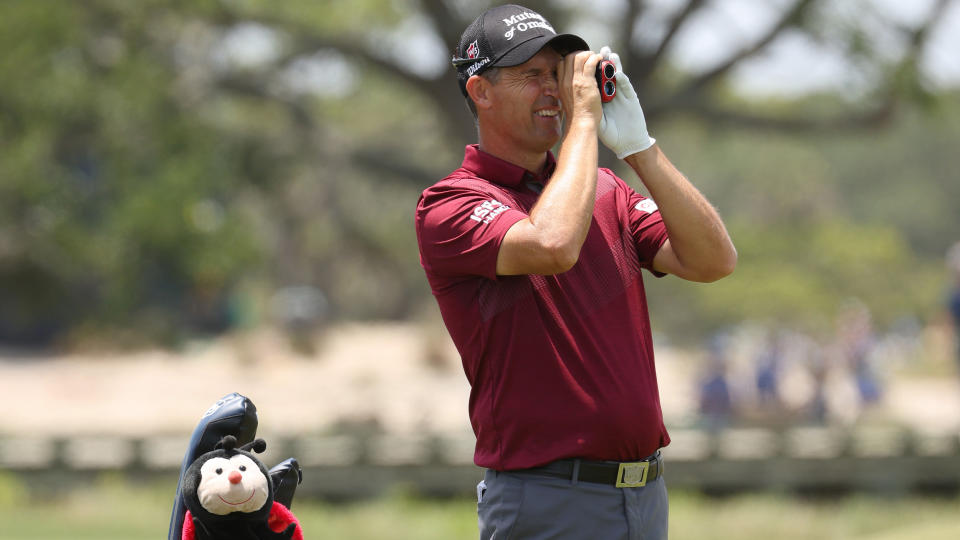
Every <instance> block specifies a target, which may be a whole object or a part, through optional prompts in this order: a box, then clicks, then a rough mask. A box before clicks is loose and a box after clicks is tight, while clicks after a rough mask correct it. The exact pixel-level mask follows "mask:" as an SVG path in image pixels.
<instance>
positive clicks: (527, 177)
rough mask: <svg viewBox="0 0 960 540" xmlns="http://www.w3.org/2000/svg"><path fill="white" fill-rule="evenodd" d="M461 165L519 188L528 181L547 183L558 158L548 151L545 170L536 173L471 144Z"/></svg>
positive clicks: (480, 174)
mask: <svg viewBox="0 0 960 540" xmlns="http://www.w3.org/2000/svg"><path fill="white" fill-rule="evenodd" d="M461 167H462V168H464V169H466V170H468V171H470V172H472V173H474V174H475V175H477V176H478V177H479V178H483V179H484V180H488V181H490V182H493V183H496V184H500V185H502V186H507V187H511V188H514V189H517V188H519V187H520V186H522V185H523V184H524V183H526V182H539V183H541V184H546V183H547V180H549V179H550V176H551V175H552V174H553V170H554V169H555V168H556V167H557V160H556V158H555V157H554V156H553V152H549V151H548V152H547V162H546V164H545V165H544V167H543V171H542V172H540V173H535V172H532V171H528V170H526V169H524V168H523V167H520V166H519V165H514V164H513V163H510V162H508V161H504V160H502V159H500V158H498V157H496V156H494V155H492V154H488V153H486V152H484V151H483V150H480V147H479V145H476V144H469V145H467V148H466V149H465V150H464V152H463V163H462V164H461Z"/></svg>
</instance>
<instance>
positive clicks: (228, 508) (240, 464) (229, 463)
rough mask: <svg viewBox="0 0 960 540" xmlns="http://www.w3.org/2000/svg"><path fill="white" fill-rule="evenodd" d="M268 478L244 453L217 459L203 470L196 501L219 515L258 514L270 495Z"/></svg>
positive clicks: (201, 468)
mask: <svg viewBox="0 0 960 540" xmlns="http://www.w3.org/2000/svg"><path fill="white" fill-rule="evenodd" d="M269 482H270V481H269V479H268V478H267V476H266V475H265V474H263V471H262V470H261V468H260V466H259V465H258V464H257V463H256V462H255V461H254V460H252V459H250V458H249V457H248V456H246V455H244V454H240V453H237V454H234V455H232V456H230V457H214V458H211V459H209V460H207V461H206V462H204V463H203V465H202V466H201V467H200V482H199V484H198V485H197V499H199V501H200V505H201V506H203V508H204V509H205V510H206V511H207V512H210V513H211V514H215V515H218V516H225V515H227V514H230V513H232V512H244V513H250V512H255V511H257V510H259V509H261V508H263V505H264V504H266V502H267V499H268V498H269V496H270V486H269Z"/></svg>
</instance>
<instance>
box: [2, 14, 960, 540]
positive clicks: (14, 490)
mask: <svg viewBox="0 0 960 540" xmlns="http://www.w3.org/2000/svg"><path fill="white" fill-rule="evenodd" d="M489 5H490V3H489V2H484V1H467V0H354V1H346V0H344V1H339V0H288V1H285V2H268V1H261V0H194V1H189V2H187V1H177V0H169V1H159V0H141V1H139V2H128V1H123V0H82V1H81V0H78V1H74V2H66V1H54V0H36V1H29V2H28V1H17V0H10V1H4V2H0V51H2V53H0V406H2V407H3V410H4V411H6V412H5V414H3V415H0V523H3V525H0V527H4V528H5V530H4V529H0V530H2V531H3V532H2V533H0V536H2V537H3V538H65V537H70V538H155V537H157V535H158V534H163V531H165V530H166V525H167V519H168V518H169V511H170V508H171V507H172V498H173V489H174V487H175V485H176V480H177V471H178V469H179V466H180V460H181V459H182V456H183V452H184V451H185V449H186V444H187V441H188V438H189V434H190V432H191V431H192V429H193V427H194V425H195V424H196V422H197V421H198V420H199V418H200V416H201V415H202V414H203V412H204V411H205V410H206V409H207V408H208V407H209V406H210V405H211V404H212V403H213V402H215V401H216V400H217V399H218V398H220V397H222V396H223V395H225V394H227V393H229V392H234V391H236V392H240V393H242V394H244V395H246V396H248V397H250V398H251V399H252V400H253V401H254V403H255V404H256V405H257V408H258V410H259V418H260V435H261V436H264V437H265V438H266V439H267V441H268V454H267V457H265V459H264V461H265V462H266V463H267V464H268V466H269V465H272V464H273V463H275V462H279V461H280V460H281V459H283V458H285V457H288V456H290V455H293V456H296V457H298V459H300V461H301V463H302V464H303V465H304V468H305V476H304V482H303V484H302V485H301V486H300V490H299V492H298V496H297V499H296V504H295V506H294V512H295V513H297V514H298V515H299V516H300V517H301V519H302V520H303V521H304V526H305V529H306V532H307V537H308V538H346V539H353V538H357V539H364V538H383V537H391V538H418V539H424V538H446V539H449V538H473V537H475V536H476V525H475V514H474V509H473V502H471V500H470V497H471V493H472V492H473V485H474V484H475V483H476V482H477V481H478V480H479V479H480V477H481V473H480V472H479V470H478V469H476V468H475V467H473V465H472V445H473V435H472V433H471V431H470V427H469V422H468V418H467V395H468V391H469V388H468V386H467V384H466V380H465V377H464V375H463V372H462V369H461V368H460V364H459V358H458V357H457V355H456V351H455V349H454V348H453V346H452V343H451V342H450V340H449V337H448V336H447V334H446V331H445V329H444V328H443V325H442V321H441V320H440V317H439V312H438V310H437V308H436V304H435V302H434V300H433V298H432V296H431V295H430V291H429V288H428V286H427V283H426V280H425V278H424V275H423V271H422V269H421V268H420V265H419V261H418V255H417V253H418V252H417V246H416V238H415V234H414V229H413V211H414V208H415V205H416V203H417V198H418V196H419V194H420V192H421V191H422V190H423V189H424V188H426V187H427V186H428V185H430V184H432V183H433V182H435V181H437V180H439V179H440V178H442V177H443V176H445V175H446V174H447V173H448V172H449V171H452V170H453V169H455V168H456V167H457V166H459V163H460V160H461V158H462V151H463V146H464V145H465V144H468V143H470V142H473V141H474V139H475V132H474V127H473V123H472V119H471V117H470V114H469V112H468V111H467V108H466V106H465V104H464V102H463V99H462V97H461V95H460V93H459V91H458V89H457V85H456V82H455V73H454V71H453V70H452V69H451V68H450V67H449V59H450V57H451V54H452V51H453V49H454V46H455V43H456V42H457V41H458V39H459V36H460V33H461V32H462V30H463V28H465V27H466V25H467V24H469V22H470V21H471V20H473V19H474V18H475V17H476V16H477V15H479V14H480V13H481V12H482V11H483V10H484V9H485V8H486V7H488V6H489ZM524 5H526V6H528V7H530V8H533V9H535V10H537V11H539V12H540V13H542V14H544V15H545V16H546V17H547V19H548V20H550V21H551V22H552V23H553V25H554V26H555V27H556V28H557V29H558V30H559V31H566V32H574V33H578V34H580V35H581V36H583V37H584V38H585V39H586V40H587V41H588V43H590V45H591V47H593V48H594V49H599V48H600V47H601V46H603V45H611V46H612V47H613V49H614V50H615V51H619V52H620V55H621V57H622V58H623V59H624V62H625V71H626V72H627V73H628V74H629V75H630V77H631V79H632V80H633V81H634V83H635V85H636V89H637V91H638V94H639V95H640V98H641V102H642V104H643V106H644V110H645V112H646V115H647V119H648V125H649V126H650V130H651V133H652V134H653V135H654V136H655V137H656V138H657V139H658V142H659V143H660V145H661V146H662V147H663V148H664V150H665V151H666V153H667V154H668V155H669V156H670V157H671V159H672V160H673V161H674V163H675V164H676V165H677V166H678V167H679V168H680V169H681V170H682V171H684V172H685V173H686V174H687V175H688V176H689V178H690V179H691V180H692V181H693V182H694V184H695V185H697V186H698V187H699V188H700V189H701V190H702V191H703V192H704V193H705V194H706V195H707V197H708V198H709V199H710V201H711V202H713V203H714V204H715V205H716V207H717V208H718V209H719V211H720V213H721V215H722V216H723V218H724V220H725V221H726V223H727V225H728V228H729V230H730V233H731V236H732V238H733V240H734V243H735V244H736V246H737V248H738V251H739V255H740V259H739V264H738V267H737V270H736V272H735V273H734V274H733V275H732V276H730V277H728V278H726V279H724V280H722V281H720V282H718V283H714V284H710V285H698V284H691V283H687V282H683V281H681V280H678V279H676V278H671V277H666V278H663V279H648V280H646V283H647V292H648V296H649V301H650V311H651V318H652V324H653V327H654V331H655V347H656V351H657V369H658V374H659V377H660V392H661V397H662V401H663V406H664V414H665V417H666V421H667V425H668V428H669V429H670V431H671V434H672V436H673V439H674V442H673V444H672V445H671V446H670V447H669V448H668V449H667V450H666V454H667V457H668V461H669V465H668V469H669V470H670V472H668V473H667V477H668V479H669V482H670V485H671V489H672V497H671V505H672V508H671V510H672V519H671V529H672V533H673V534H672V535H673V537H675V538H760V537H769V536H772V535H778V536H780V537H782V538H878V539H879V538H956V537H957V536H958V535H960V498H958V493H960V345H958V339H957V334H958V329H960V247H958V246H960V244H958V242H960V181H958V177H957V149H958V148H960V99H958V97H960V55H958V52H960V3H958V2H956V1H953V0H923V1H919V0H918V1H915V2H897V1H895V0H847V1H842V0H776V1H772V0H771V1H761V0H646V1H644V0H630V1H627V0H596V1H594V2H590V3H589V4H587V3H581V2H575V1H572V0H553V1H546V0H535V1H532V0H528V1H526V2H524ZM601 161H602V163H603V165H605V166H609V167H611V168H613V169H614V170H615V171H617V172H618V174H620V175H621V176H622V177H623V178H625V179H626V180H627V181H628V182H629V183H631V185H633V186H634V187H635V188H636V189H638V190H639V191H641V192H643V188H642V186H641V184H640V183H639V181H638V180H637V179H636V177H635V176H633V174H632V172H631V171H630V170H629V168H627V167H624V166H622V164H620V163H618V162H617V161H616V159H615V157H614V156H613V155H612V154H611V153H609V152H608V151H606V150H605V149H604V150H602V155H601ZM118 510H119V511H118ZM51 516H57V517H56V518H51ZM405 535H406V536H405Z"/></svg>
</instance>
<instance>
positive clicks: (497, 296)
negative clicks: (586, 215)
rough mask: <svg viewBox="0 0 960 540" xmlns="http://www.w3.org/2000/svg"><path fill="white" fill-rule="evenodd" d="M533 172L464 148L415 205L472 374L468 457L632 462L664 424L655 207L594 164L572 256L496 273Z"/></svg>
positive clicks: (661, 437) (433, 275) (424, 246)
mask: <svg viewBox="0 0 960 540" xmlns="http://www.w3.org/2000/svg"><path fill="white" fill-rule="evenodd" d="M555 166H556V161H555V159H554V157H553V155H552V154H551V155H549V156H548V161H547V165H546V167H545V170H544V171H543V172H542V173H541V174H540V175H536V174H533V173H531V172H528V171H526V170H524V169H523V168H521V167H518V166H516V165H513V164H510V163H508V162H506V161H503V160H501V159H499V158H496V157H494V156H492V155H490V154H487V153H485V152H483V151H481V150H479V149H478V148H477V146H476V145H471V146H467V148H466V152H465V156H464V159H463V164H462V165H461V167H460V168H459V169H457V170H456V171H454V172H453V173H451V174H450V175H449V176H448V177H446V178H444V179H443V180H441V181H440V182H437V183H436V184H434V185H433V186H432V187H430V188H428V189H426V190H425V191H424V192H423V195H422V196H421V198H420V202H419V204H418V206H417V214H416V227H417V239H418V242H419V244H420V262H421V264H422V265H423V268H424V270H425V271H426V274H427V279H428V281H429V282H430V287H431V289H432V290H433V294H434V296H435V297H436V299H437V303H438V304H439V305H440V312H441V314H442V315H443V320H444V323H445V324H446V326H447V330H448V331H449V332H450V336H451V337H452V338H453V341H454V343H455V344H456V346H457V349H458V350H459V352H460V356H461V359H462V360H463V368H464V371H465V372H466V375H467V378H468V379H469V381H470V385H471V392H470V405H469V408H470V421H471V423H472V425H473V430H474V433H476V436H477V446H476V453H475V455H474V461H475V462H476V464H477V465H479V466H481V467H488V468H492V469H497V470H511V469H522V468H527V467H534V466H537V465H542V464H544V463H547V462H550V461H553V460H556V459H560V458H568V457H580V458H586V459H605V460H618V461H630V460H636V459H639V458H643V457H646V456H649V455H650V454H652V453H654V452H655V451H656V450H657V449H658V448H661V447H663V446H666V445H667V444H668V443H669V441H670V439H669V437H668V435H667V431H666V428H665V427H664V425H663V414H662V412H661V410H660V397H659V394H658V391H657V377H656V370H655V367H654V362H653V344H652V340H651V336H650V320H649V317H648V315H647V303H646V295H645V293H644V288H643V280H642V276H641V272H640V271H641V269H642V268H647V269H650V265H651V263H652V261H653V257H654V255H655V254H656V253H657V251H658V250H659V249H660V246H661V245H663V242H664V241H666V239H667V232H666V229H665V227H664V225H663V221H662V220H661V218H660V212H659V211H658V210H657V207H656V204H654V202H653V201H652V200H650V199H646V198H644V197H642V196H640V195H638V194H637V193H636V192H634V191H633V190H632V189H631V188H630V187H629V186H627V184H626V183H625V182H624V181H623V180H621V179H620V178H618V177H617V176H616V175H614V174H613V172H612V171H610V170H609V169H599V171H598V179H597V195H596V204H595V207H594V212H593V221H592V223H591V225H590V230H589V232H588V234H587V238H586V241H585V242H584V244H583V247H582V248H581V250H580V258H579V262H577V264H576V265H574V267H573V268H572V269H571V270H569V271H567V272H564V273H562V274H557V275H553V276H540V275H521V276H498V275H497V274H496V266H497V253H498V252H499V249H500V243H501V241H502V240H503V237H504V235H505V234H506V232H507V230H508V229H509V228H510V227H511V226H512V225H513V224H515V223H516V222H517V221H519V220H521V219H523V218H525V217H527V215H528V213H529V212H530V209H531V208H532V207H533V205H534V204H535V203H536V201H537V197H538V194H539V190H538V189H537V186H536V185H533V184H531V182H536V181H539V182H546V181H547V180H548V179H549V177H550V175H551V174H552V173H553V169H554V167H555Z"/></svg>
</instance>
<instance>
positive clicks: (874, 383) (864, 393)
mask: <svg viewBox="0 0 960 540" xmlns="http://www.w3.org/2000/svg"><path fill="white" fill-rule="evenodd" d="M837 326H838V328H837V332H838V339H839V346H840V354H841V355H842V357H843V360H844V362H845V364H846V366H847V367H848V368H849V369H850V371H851V373H852V374H853V378H854V382H855V383H856V387H857V392H858V394H859V396H860V404H861V406H862V407H869V406H870V405H873V404H875V403H877V402H878V401H880V398H881V394H882V389H881V385H880V380H879V378H878V377H877V373H876V370H875V368H874V365H873V349H874V347H875V346H876V336H875V335H874V331H873V319H872V316H871V314H870V309H869V308H868V307H867V306H866V305H865V304H863V302H861V301H859V300H852V301H850V302H849V303H847V305H845V306H844V307H843V308H842V309H841V312H840V316H839V318H838V321H837Z"/></svg>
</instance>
